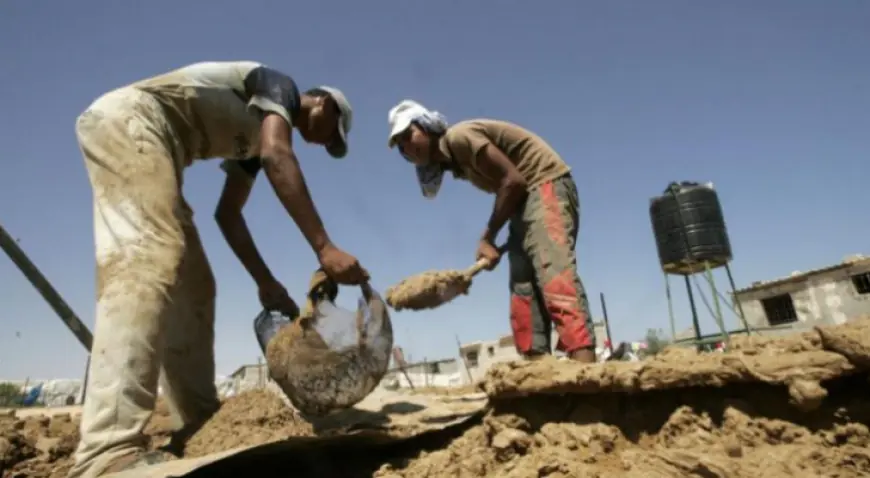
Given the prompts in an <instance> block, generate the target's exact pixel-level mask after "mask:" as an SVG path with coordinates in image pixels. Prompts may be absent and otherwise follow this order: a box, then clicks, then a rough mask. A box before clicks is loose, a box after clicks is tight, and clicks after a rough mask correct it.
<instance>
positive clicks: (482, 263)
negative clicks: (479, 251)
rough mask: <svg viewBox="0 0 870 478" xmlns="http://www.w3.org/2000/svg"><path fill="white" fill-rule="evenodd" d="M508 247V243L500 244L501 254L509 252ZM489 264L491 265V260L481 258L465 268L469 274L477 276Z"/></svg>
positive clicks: (499, 251) (499, 250)
mask: <svg viewBox="0 0 870 478" xmlns="http://www.w3.org/2000/svg"><path fill="white" fill-rule="evenodd" d="M507 248H508V245H507V243H504V244H502V245H501V246H499V248H498V253H499V254H504V253H505V252H507ZM488 265H489V261H487V260H486V259H483V258H481V259H480V260H479V261H477V262H475V263H474V265H473V266H471V267H469V268H468V269H465V273H466V274H468V275H469V276H471V277H474V276H476V275H477V274H478V273H479V272H480V271H482V270H484V269H486V266H488Z"/></svg>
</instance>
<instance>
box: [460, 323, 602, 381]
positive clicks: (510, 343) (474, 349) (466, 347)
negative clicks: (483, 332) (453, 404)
mask: <svg viewBox="0 0 870 478" xmlns="http://www.w3.org/2000/svg"><path fill="white" fill-rule="evenodd" d="M594 324H595V325H594V327H595V338H596V348H601V347H603V346H604V344H605V343H606V341H607V340H609V337H608V336H607V327H606V326H605V325H604V321H603V320H601V321H596V322H594ZM558 340H559V336H558V334H557V333H556V331H555V330H553V333H552V337H551V343H552V344H553V347H554V348H555V346H556V343H557V342H558ZM459 353H461V354H462V357H463V358H464V359H465V363H466V364H467V365H468V372H466V371H465V370H461V372H462V373H463V375H464V378H465V380H466V383H468V382H471V383H473V382H477V381H478V380H480V379H482V378H483V377H484V375H486V371H487V370H489V368H490V367H492V366H493V365H494V364H496V363H500V362H510V361H512V360H519V359H520V355H519V354H518V353H517V350H516V347H514V338H513V336H512V335H505V336H503V337H501V338H499V339H497V340H489V341H482V342H470V343H467V344H463V345H462V346H461V347H460V349H459ZM554 353H555V355H557V356H559V355H562V354H561V353H560V352H554ZM469 374H470V376H469Z"/></svg>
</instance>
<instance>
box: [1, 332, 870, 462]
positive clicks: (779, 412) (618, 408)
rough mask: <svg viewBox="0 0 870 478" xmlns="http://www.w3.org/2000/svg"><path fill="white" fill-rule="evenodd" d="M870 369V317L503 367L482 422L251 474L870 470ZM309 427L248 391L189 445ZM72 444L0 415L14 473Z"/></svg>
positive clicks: (49, 425)
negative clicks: (697, 344) (622, 358)
mask: <svg viewBox="0 0 870 478" xmlns="http://www.w3.org/2000/svg"><path fill="white" fill-rule="evenodd" d="M868 374H870V320H861V321H856V322H853V323H850V324H849V325H844V326H838V327H828V328H819V329H817V330H815V331H813V332H808V333H804V334H801V335H795V336H791V337H784V338H777V339H762V338H743V339H734V340H733V343H732V350H731V351H729V352H727V353H724V354H719V353H713V354H704V355H698V354H695V353H694V352H692V351H690V350H686V349H669V350H667V351H665V352H664V353H662V354H660V355H659V356H658V357H656V358H655V359H652V360H648V361H644V362H637V363H624V362H623V363H620V362H616V363H614V362H611V363H607V364H601V365H594V366H584V365H581V364H575V363H571V362H558V361H555V360H554V361H541V362H529V363H515V364H502V365H499V366H497V367H495V368H494V369H493V370H492V371H491V372H490V374H489V376H488V377H487V379H486V380H485V381H484V382H483V384H482V387H483V389H484V390H485V392H486V393H487V395H488V396H489V398H490V408H489V410H488V412H487V413H486V415H485V416H484V417H483V418H480V419H478V420H472V421H470V422H468V423H466V424H464V425H462V426H461V427H458V428H457V429H453V430H449V433H447V432H445V433H444V434H442V435H440V436H435V437H432V438H431V439H427V440H422V441H420V440H418V441H416V442H414V443H411V444H408V443H406V444H405V445H403V446H402V447H393V448H382V449H378V450H372V451H369V452H365V453H350V452H346V451H342V450H337V451H333V452H331V453H332V454H330V455H328V456H327V455H317V456H303V457H300V456H296V457H294V462H293V465H292V466H290V465H287V462H286V460H287V459H288V458H287V457H286V456H277V457H272V458H269V459H260V461H257V462H256V463H251V464H250V466H252V467H256V468H258V469H257V470H251V473H252V474H251V476H259V477H261V478H262V477H264V476H265V477H270V476H275V477H278V476H290V475H292V476H294V478H297V477H306V476H312V477H314V476H317V477H324V476H329V477H372V476H375V477H379V478H411V477H413V478H427V477H432V478H434V477H457V478H460V477H487V476H490V477H506V478H511V477H517V478H520V477H522V478H527V477H544V476H546V477H551V478H563V477H629V478H631V477H637V478H657V477H684V476H685V477H693V476H694V477H704V478H710V477H721V478H741V477H764V478H777V477H787V476H788V477H808V478H809V477H832V478H833V477H840V478H846V477H859V476H870V429H868V424H870V375H868ZM167 419H168V417H167V416H166V413H165V410H162V409H161V410H159V411H158V413H157V414H155V418H154V419H153V420H152V423H151V425H150V426H149V430H148V431H149V433H151V434H152V435H154V436H155V437H156V440H155V444H159V443H161V442H163V441H165V438H166V434H167V425H166V424H167ZM311 433H313V432H312V429H311V427H310V426H309V425H308V424H307V423H305V422H304V420H302V419H300V418H299V417H298V415H297V414H296V413H295V412H293V411H292V410H290V409H288V408H287V407H286V406H285V405H284V404H283V401H282V400H280V399H279V398H278V397H276V396H274V395H271V394H270V393H268V392H250V393H247V394H244V395H241V396H238V397H235V398H233V399H230V400H228V401H227V402H226V404H225V405H224V407H223V408H222V410H221V411H220V412H219V413H218V415H217V416H215V417H214V418H213V419H212V420H211V422H209V423H208V424H207V425H206V426H205V427H204V429H203V430H201V431H200V432H199V433H198V434H197V435H196V436H194V437H193V438H192V440H191V441H190V443H189V446H188V449H187V454H188V455H190V456H201V455H204V454H208V453H213V452H218V451H223V450H227V449H230V448H235V447H239V446H250V445H256V444H260V443H266V442H270V441H275V440H281V439H284V438H287V437H290V436H298V435H309V434H311ZM76 440H77V433H76V422H75V419H71V418H70V417H68V416H64V415H60V416H55V417H53V418H51V419H47V418H39V417H29V418H24V419H18V418H15V417H0V470H2V476H3V478H8V477H33V478H40V477H50V476H51V477H55V476H56V477H61V476H64V473H65V470H66V468H67V467H68V466H69V454H70V452H71V450H72V448H73V446H74V444H75V442H76ZM282 460H283V461H282ZM306 460H307V461H310V462H315V461H316V462H317V463H316V464H312V463H308V464H307V465H306V463H305V461H306ZM315 469H316V471H309V470H315Z"/></svg>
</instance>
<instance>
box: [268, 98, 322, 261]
mask: <svg viewBox="0 0 870 478" xmlns="http://www.w3.org/2000/svg"><path fill="white" fill-rule="evenodd" d="M260 156H261V157H262V160H263V169H264V170H265V171H266V177H268V178H269V182H271V183H272V188H273V189H274V190H275V194H276V195H277V196H278V199H279V200H280V201H281V204H283V205H284V209H286V210H287V213H288V214H290V217H292V218H293V221H295V222H296V225H297V226H299V229H300V230H301V231H302V234H303V235H304V236H305V239H307V240H308V243H309V244H310V245H311V248H312V249H314V252H315V253H316V254H317V255H318V256H321V255H322V254H323V252H324V251H326V250H328V249H329V248H331V247H334V246H333V245H332V242H331V241H330V239H329V236H328V235H327V234H326V229H325V228H324V227H323V221H321V220H320V215H319V214H318V213H317V209H316V208H315V207H314V202H313V201H312V200H311V194H310V193H309V192H308V186H307V185H306V184H305V178H304V177H303V176H302V169H301V168H300V167H299V161H298V160H297V159H296V154H295V153H294V152H293V145H292V136H291V130H290V125H288V124H287V122H286V121H285V120H284V118H282V117H281V116H279V115H277V114H275V113H270V112H267V114H266V116H265V118H263V123H262V126H261V128H260Z"/></svg>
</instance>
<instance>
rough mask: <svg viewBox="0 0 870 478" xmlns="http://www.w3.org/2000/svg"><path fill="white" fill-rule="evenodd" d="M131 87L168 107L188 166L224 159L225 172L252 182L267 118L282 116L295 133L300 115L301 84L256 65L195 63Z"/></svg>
mask: <svg viewBox="0 0 870 478" xmlns="http://www.w3.org/2000/svg"><path fill="white" fill-rule="evenodd" d="M130 86H132V87H134V88H137V89H140V90H143V91H146V92H148V93H150V94H151V95H153V96H154V97H155V98H156V99H157V101H159V102H160V103H161V104H162V105H163V107H164V109H165V111H166V114H167V117H168V119H169V122H170V123H171V124H172V126H173V128H174V129H175V133H176V134H177V135H178V137H179V140H180V141H181V142H182V144H183V146H184V149H185V155H186V157H187V158H189V161H193V160H195V159H206V158H214V157H221V158H225V159H224V162H223V163H222V164H221V167H222V168H223V169H224V170H226V171H228V172H229V171H231V170H239V171H243V172H245V173H246V174H247V175H249V176H251V177H254V176H256V174H257V172H258V171H259V169H260V159H259V138H260V124H261V122H262V119H263V114H264V112H267V111H268V112H271V113H275V114H278V115H279V116H281V117H282V118H284V120H285V121H287V124H288V125H289V126H290V127H291V128H292V127H293V124H294V122H295V120H296V119H297V117H298V115H299V106H300V99H299V89H298V88H297V86H296V82H295V81H293V79H292V78H290V77H289V76H287V75H285V74H284V73H281V72H279V71H277V70H274V69H272V68H269V67H268V66H266V65H263V64H261V63H257V62H253V61H231V62H204V63H195V64H193V65H189V66H185V67H182V68H179V69H177V70H174V71H170V72H168V73H165V74H162V75H159V76H155V77H152V78H148V79H145V80H142V81H138V82H136V83H134V84H132V85H130Z"/></svg>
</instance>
